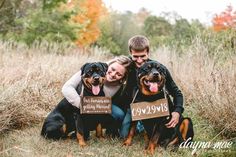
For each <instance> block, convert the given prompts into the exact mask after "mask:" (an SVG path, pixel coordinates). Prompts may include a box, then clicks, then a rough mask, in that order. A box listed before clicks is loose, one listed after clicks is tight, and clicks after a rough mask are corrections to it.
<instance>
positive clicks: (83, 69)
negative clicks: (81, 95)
mask: <svg viewBox="0 0 236 157" xmlns="http://www.w3.org/2000/svg"><path fill="white" fill-rule="evenodd" d="M89 64H90V63H85V64H84V65H83V66H82V67H81V68H80V70H81V75H83V74H84V71H85V67H86V66H88V65H89Z"/></svg>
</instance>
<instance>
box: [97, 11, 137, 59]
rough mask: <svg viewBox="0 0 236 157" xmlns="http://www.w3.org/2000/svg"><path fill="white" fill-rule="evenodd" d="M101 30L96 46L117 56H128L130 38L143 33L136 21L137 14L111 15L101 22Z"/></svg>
mask: <svg viewBox="0 0 236 157" xmlns="http://www.w3.org/2000/svg"><path fill="white" fill-rule="evenodd" d="M100 28H101V35H100V37H99V39H98V41H97V42H96V44H97V45H98V46H100V47H105V48H107V49H109V50H110V52H111V53H113V54H115V55H119V54H127V53H128V44H127V43H128V40H129V38H130V37H132V36H133V35H135V34H140V33H141V29H140V27H139V26H138V25H137V24H136V21H135V14H133V13H131V12H126V13H124V14H118V13H115V12H113V13H111V14H110V15H109V16H108V17H107V18H106V19H104V20H103V22H101V25H100Z"/></svg>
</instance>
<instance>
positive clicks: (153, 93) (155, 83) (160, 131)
mask: <svg viewBox="0 0 236 157" xmlns="http://www.w3.org/2000/svg"><path fill="white" fill-rule="evenodd" d="M165 69H166V68H165V67H164V66H163V65H162V64H160V63H158V62H156V61H148V62H146V63H145V64H144V65H143V66H141V67H140V68H139V69H138V72H137V79H138V89H137V91H138V92H137V95H136V97H135V98H134V102H143V101H146V102H153V101H155V100H159V99H162V98H165V96H166V99H167V100H168V106H169V111H170V113H171V112H172V111H174V108H175V106H174V104H173V102H172V100H171V98H170V96H169V94H168V91H166V90H165V83H166V77H165V76H166V70H165ZM164 92H165V93H164ZM170 119H171V114H170V115H169V116H165V117H159V118H151V119H145V120H142V123H143V125H144V128H145V131H146V132H147V135H148V145H147V147H146V150H147V151H148V153H151V154H153V153H154V150H155V147H156V146H163V147H164V148H166V147H167V146H168V145H178V144H180V143H181V142H183V141H184V140H187V139H188V138H189V137H191V139H193V136H194V132H193V124H192V121H191V119H190V118H183V117H182V116H181V117H180V120H179V124H178V125H177V126H176V127H175V128H167V127H166V126H165V124H167V123H168V122H169V121H170ZM135 130H136V122H135V121H134V122H132V124H131V128H130V131H129V134H128V137H127V139H126V140H125V141H124V145H127V146H128V145H131V141H132V138H133V136H134V134H135Z"/></svg>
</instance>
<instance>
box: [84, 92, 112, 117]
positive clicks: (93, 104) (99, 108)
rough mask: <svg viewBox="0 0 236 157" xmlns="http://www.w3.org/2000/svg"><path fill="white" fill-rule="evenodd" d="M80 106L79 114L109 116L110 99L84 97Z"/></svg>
mask: <svg viewBox="0 0 236 157" xmlns="http://www.w3.org/2000/svg"><path fill="white" fill-rule="evenodd" d="M80 105H81V106H80V113H81V114H111V98H110V97H102V96H101V97H94V96H84V97H82V101H81V104H80Z"/></svg>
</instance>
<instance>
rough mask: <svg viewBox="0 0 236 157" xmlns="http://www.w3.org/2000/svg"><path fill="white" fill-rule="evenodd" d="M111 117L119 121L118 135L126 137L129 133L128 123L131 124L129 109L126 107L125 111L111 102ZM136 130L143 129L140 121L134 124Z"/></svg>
mask: <svg viewBox="0 0 236 157" xmlns="http://www.w3.org/2000/svg"><path fill="white" fill-rule="evenodd" d="M112 117H113V118H114V119H115V120H117V121H119V122H121V127H120V137H121V138H126V137H127V136H128V133H129V129H130V125H131V121H132V120H131V110H130V109H127V112H126V113H125V112H124V111H123V110H122V109H120V108H119V107H118V106H116V105H114V104H112ZM136 130H137V132H142V131H144V127H143V124H142V122H141V121H138V123H137V126H136Z"/></svg>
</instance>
